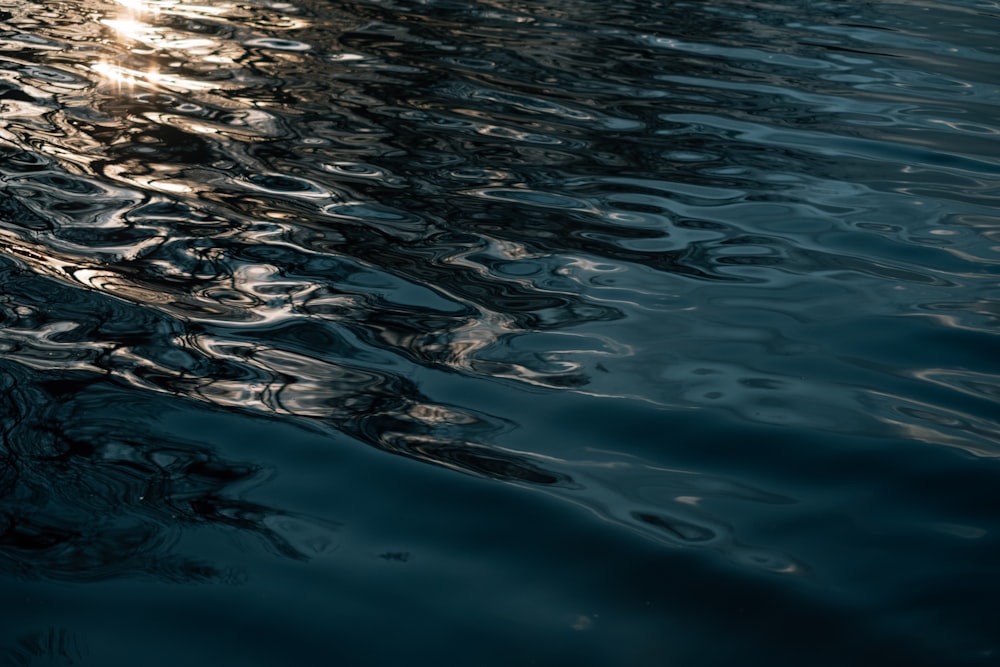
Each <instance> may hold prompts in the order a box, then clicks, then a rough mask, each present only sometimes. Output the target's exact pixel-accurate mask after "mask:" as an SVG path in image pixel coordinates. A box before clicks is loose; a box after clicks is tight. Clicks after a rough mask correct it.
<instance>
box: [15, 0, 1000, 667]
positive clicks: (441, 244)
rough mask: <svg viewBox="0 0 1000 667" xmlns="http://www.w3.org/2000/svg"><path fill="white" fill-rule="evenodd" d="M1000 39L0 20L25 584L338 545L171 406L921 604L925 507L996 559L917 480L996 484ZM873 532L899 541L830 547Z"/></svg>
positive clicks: (970, 525)
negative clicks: (241, 539)
mask: <svg viewBox="0 0 1000 667" xmlns="http://www.w3.org/2000/svg"><path fill="white" fill-rule="evenodd" d="M998 31H1000V10H998V8H997V7H996V6H995V4H991V3H988V2H974V1H972V0H968V1H966V0H953V1H949V2H945V1H940V2H921V3H917V4H912V3H910V4H905V3H883V4H880V5H877V6H876V5H867V4H862V5H857V4H854V3H848V4H844V3H826V2H821V3H799V2H795V1H794V0H788V1H783V2H779V3H777V4H773V3H771V4H768V3H762V2H749V3H746V2H742V3H734V2H722V3H709V4H705V3H684V2H680V3H667V4H664V3H652V4H649V3H634V2H630V1H625V2H615V3H603V2H593V1H590V0H560V1H558V2H544V3H542V2H533V1H523V2H499V1H492V0H478V1H476V2H452V1H450V0H419V1H416V0H415V1H413V2H410V1H408V0H398V1H397V0H358V1H356V2H347V3H337V4H330V3H326V2H322V1H320V0H303V1H302V2H271V1H265V0H252V1H250V2H240V3H230V2H218V1H216V0H206V2H204V3H201V4H198V3H189V2H181V1H179V0H160V1H144V0H117V3H114V2H110V1H108V0H68V1H67V2H62V3H58V4H44V5H34V4H25V3H14V2H2V0H0V118H2V122H0V183H2V194H0V285H2V291H0V325H2V326H0V370H2V375H0V381H2V383H3V387H4V395H3V398H2V401H3V422H2V423H3V434H4V435H3V438H4V441H3V450H2V455H3V457H4V461H5V462H4V464H3V465H4V468H3V471H2V472H0V485H2V486H0V508H2V512H0V535H2V539H0V569H2V571H3V572H4V573H6V574H8V575H12V576H18V577H29V578H40V579H57V580H62V581H95V580H106V579H114V578H117V577H121V576H124V575H135V574H143V575H154V577H156V578H161V579H165V580H169V581H175V582H176V581H188V582H190V581H207V580H223V581H241V580H242V578H243V575H242V574H240V573H239V572H238V571H235V570H234V571H231V572H230V571H227V570H226V569H225V568H226V567H227V566H226V565H225V564H223V563H215V562H214V561H215V558H213V555H212V552H213V549H212V548H211V547H207V546H202V547H198V548H194V549H193V550H191V551H188V550H186V549H187V548H188V547H189V546H191V545H192V544H194V543H195V542H197V540H194V541H192V540H193V538H192V537H191V536H192V535H196V534H197V535H200V534H203V533H208V532H212V531H216V532H219V533H225V534H237V535H248V536H252V537H253V539H252V540H251V541H252V542H254V543H255V544H260V545H263V546H264V547H265V548H267V549H269V550H270V551H271V552H273V553H278V554H281V555H284V556H289V557H291V558H293V559H297V560H303V559H305V560H308V559H310V558H312V557H314V556H315V555H316V554H317V553H324V552H326V551H327V550H328V549H329V548H330V545H331V544H332V540H333V537H332V534H333V532H334V530H335V527H336V526H335V524H336V523H337V522H340V521H341V517H339V516H328V515H326V514H325V513H324V512H314V513H313V514H314V515H315V516H306V514H307V513H301V512H297V511H292V510H289V509H285V508H282V507H280V506H278V505H272V504H269V503H264V502H256V501H253V500H250V498H254V497H255V494H260V493H265V492H264V491H263V489H265V488H266V487H267V486H268V474H269V473H268V472H267V471H268V469H269V468H268V466H266V465H263V464H259V463H255V462H253V461H251V460H247V461H243V460H241V459H240V457H239V456H237V457H235V460H230V458H229V457H228V455H223V454H221V453H220V452H219V451H217V449H216V447H215V446H214V444H213V436H212V435H211V434H205V435H204V437H203V438H201V439H199V438H193V437H191V436H190V435H184V436H182V435H179V434H176V435H171V434H170V433H169V432H166V433H165V432H164V430H163V426H162V424H161V423H159V422H158V421H157V418H156V416H155V415H156V413H157V411H158V410H160V407H159V406H161V405H172V404H174V403H173V402H175V401H180V402H185V403H186V402H193V403H194V404H196V405H199V406H201V407H202V408H204V409H207V410H212V411H222V412H224V413H227V414H232V415H249V416H252V417H253V418H254V419H259V418H266V419H270V420H274V422H280V423H282V424H290V425H294V426H295V427H297V428H303V429H306V430H308V431H309V432H314V433H315V432H318V433H322V434H326V435H327V436H329V437H331V438H335V437H340V436H347V437H348V438H350V439H352V440H353V441H357V442H361V443H366V444H368V445H370V446H372V447H374V448H376V449H378V450H381V451H385V452H390V453H392V454H397V455H401V456H402V457H405V458H408V459H415V460H418V461H422V462H427V463H431V464H435V465H436V466H438V467H440V468H443V469H445V470H448V471H457V472H462V473H471V474H472V475H473V476H476V477H479V478H484V479H488V480H497V481H502V482H506V483H508V485H511V486H513V487H516V488H518V489H521V490H524V491H526V490H529V489H533V490H536V491H542V492H543V493H541V494H537V495H530V494H529V497H532V498H536V497H545V498H557V499H559V501H560V502H561V504H562V505H566V506H570V507H573V508H580V509H583V510H584V511H583V512H582V514H584V515H586V516H589V517H595V518H597V519H598V523H601V524H603V523H610V524H611V525H614V526H617V527H618V528H619V529H621V534H622V535H627V536H629V538H632V537H638V538H640V539H641V540H644V541H645V542H648V543H650V544H653V545H656V546H657V547H658V548H660V547H664V546H666V547H670V548H674V547H681V548H682V549H683V550H691V553H694V554H701V553H712V554H717V555H721V556H722V561H723V562H725V563H727V564H728V565H726V566H725V567H727V568H729V567H732V568H735V570H737V571H739V572H740V574H738V575H732V576H741V577H742V576H745V577H752V576H777V577H779V578H780V577H782V576H784V575H795V577H794V578H795V579H796V580H799V579H805V580H810V581H814V582H819V586H820V587H821V588H822V587H823V586H828V587H830V589H831V590H835V591H837V592H836V593H833V594H831V596H832V597H833V598H838V599H840V598H841V597H848V598H850V597H851V594H850V592H852V591H860V590H862V589H865V587H867V586H869V585H870V584H871V580H870V579H866V577H868V576H869V575H870V576H871V577H873V578H875V579H877V577H875V575H874V573H875V572H877V571H879V570H880V569H883V568H889V569H893V568H896V570H895V571H897V572H899V573H902V572H905V573H906V574H905V575H903V574H900V576H899V578H898V579H892V578H889V579H890V580H887V583H885V584H884V586H883V587H881V588H878V590H875V591H873V592H871V593H870V594H865V595H860V594H859V599H860V601H859V600H855V601H854V602H852V604H855V605H856V610H857V611H858V612H859V613H860V614H861V616H862V617H863V618H868V619H870V623H868V624H867V626H866V627H868V628H869V630H871V629H872V628H873V627H875V626H877V627H878V628H879V630H877V631H873V633H874V634H879V633H880V632H884V633H886V636H890V635H891V634H892V632H896V631H897V629H898V627H907V625H906V624H907V623H911V624H912V625H913V627H916V628H925V627H932V626H933V627H938V626H937V624H938V623H939V621H938V620H936V617H935V616H934V615H933V614H932V613H931V612H930V611H929V610H930V609H932V608H934V606H935V605H943V607H942V608H944V609H952V610H956V609H959V608H962V605H961V604H959V603H950V602H939V601H935V600H939V598H938V597H935V596H936V595H937V594H938V593H940V592H941V591H942V590H944V589H939V588H936V586H937V584H935V583H933V582H932V581H931V579H932V577H931V572H932V569H937V568H940V567H941V565H940V564H939V565H935V566H934V568H932V569H929V568H930V565H929V564H928V562H924V564H923V565H919V564H914V565H912V567H910V568H907V567H898V562H897V561H898V560H899V559H903V560H905V554H906V553H909V552H908V551H907V549H908V548H910V547H911V546H914V547H919V548H922V549H924V550H925V551H927V552H929V553H930V552H933V553H937V552H938V551H939V550H940V549H941V547H940V544H941V540H942V539H944V538H942V537H941V534H942V533H941V531H942V530H945V529H944V528H941V527H942V526H950V527H952V528H948V529H947V530H946V532H948V531H950V532H949V533H948V534H949V535H957V534H961V535H975V536H976V537H975V538H974V539H975V540H981V541H983V543H984V545H985V546H984V547H983V548H986V547H987V546H993V547H995V546H996V544H995V541H996V540H995V538H994V537H993V535H994V533H995V532H996V531H995V521H991V520H989V519H988V518H985V517H982V516H980V513H979V512H978V511H972V510H971V509H970V508H968V507H955V506H951V505H950V504H949V503H948V502H946V501H944V500H942V501H941V503H942V504H940V505H933V503H931V505H933V507H931V506H930V505H926V504H923V501H921V502H917V501H915V500H912V499H911V501H912V502H911V504H910V505H909V507H910V508H911V510H910V511H909V513H908V512H907V510H906V507H907V505H906V503H905V502H903V500H904V499H905V498H909V496H908V493H909V491H908V489H910V488H911V485H912V486H919V484H918V483H917V481H916V480H924V482H925V483H926V484H927V485H928V486H929V487H931V488H935V489H940V488H944V487H942V486H940V484H943V483H944V480H943V477H942V478H940V479H939V478H938V477H937V475H945V472H942V471H948V472H947V474H949V475H950V474H953V473H954V474H956V475H957V476H958V477H961V475H958V473H959V472H962V474H963V475H965V476H966V477H965V478H966V479H967V480H970V481H968V482H967V483H963V484H962V488H965V489H966V490H968V491H969V492H971V493H972V494H973V495H977V494H980V495H982V496H983V498H985V499H988V498H992V497H993V495H995V493H994V492H993V491H991V489H992V488H994V486H995V485H994V484H993V479H992V476H993V475H994V470H993V468H992V466H994V465H995V459H996V458H997V456H998V453H1000V447H998V443H1000V423H998V420H997V410H996V406H997V399H998V396H1000V366H998V364H997V361H996V359H997V358H1000V357H998V356H997V355H996V354H995V352H996V347H997V334H996V331H997V324H998V323H1000V309H998V307H997V305H996V304H997V303H998V296H1000V291H998V287H997V285H998V283H997V276H998V267H1000V218H998V216H997V205H998V203H1000V187H998V183H1000V159H998V157H997V156H998V155H1000V151H998V149H997V146H998V143H997V140H998V135H1000V125H998V124H997V118H998V115H997V107H998V104H1000V92H998V91H1000V88H998V83H1000V82H998V78H997V75H996V71H997V64H998V62H1000V47H998V46H997V44H998V42H997V39H996V37H997V34H998ZM607 405H612V406H616V407H615V408H614V409H612V410H609V409H608V408H607V407H606V406H607ZM647 411H648V413H649V414H653V415H657V416H656V417H650V418H649V419H650V420H652V422H648V421H644V422H642V423H643V424H645V425H643V426H639V425H638V421H633V417H632V416H630V415H636V414H640V413H641V414H647ZM598 414H600V415H601V417H600V418H598V417H597V416H596V415H598ZM657 420H659V421H657ZM676 420H680V422H683V423H689V422H688V420H693V421H692V422H691V423H695V424H698V425H699V426H697V427H693V428H694V430H690V429H688V428H687V427H685V428H683V429H680V431H678V432H677V433H673V432H666V431H669V430H670V429H671V428H673V426H672V425H673V424H675V421H676ZM640 421H641V420H640ZM578 422H579V423H581V424H588V425H589V426H588V427H587V428H583V427H577V426H576V424H577V423H578ZM609 434H610V435H609ZM609 438H610V440H611V441H609ZM758 440H759V443H758ZM653 441H655V442H657V443H662V444H658V445H656V447H655V448H654V447H652V446H651V445H649V444H647V443H649V442H653ZM732 442H745V443H747V444H746V447H745V449H743V450H739V451H738V450H736V449H734V448H733V446H732V445H731V444H730V443H732ZM789 443H795V444H789ZM288 456H289V457H291V456H292V454H288ZM909 457H916V458H917V462H916V463H910V464H907V465H908V466H909V467H906V471H905V472H902V471H897V472H894V470H896V465H897V462H898V461H899V460H900V459H901V458H906V459H909ZM762 460H766V463H764V464H762V463H761V461H762ZM932 461H936V463H933V464H932ZM290 462H291V458H289V459H288V464H289V465H290V464H291V463H290ZM887 462H888V463H887ZM876 464H877V465H878V466H880V467H881V470H880V472H879V474H877V475H875V474H872V473H871V471H869V470H868V469H867V467H868V466H871V465H876ZM275 467H276V471H277V472H276V474H279V475H280V473H281V470H282V461H281V459H280V457H279V459H278V460H277V463H276V464H275ZM818 470H823V471H826V472H824V473H818V472H816V471H818ZM860 470H864V471H865V472H864V473H863V474H862V473H860V472H859V471H860ZM983 471H986V472H983ZM803 479H808V480H813V481H814V482H816V484H814V485H813V486H810V485H809V484H808V483H803V481H802V480H803ZM455 483H458V482H455ZM348 495H350V493H349V492H348ZM977 497H978V496H977ZM983 502H985V501H983ZM567 503H568V504H567ZM987 504H988V503H987ZM886 507H890V508H895V509H893V510H892V511H886ZM925 509H926V514H925V515H922V514H921V512H922V511H923V510H925ZM883 512H884V513H883ZM483 514H484V517H486V520H496V521H501V520H506V521H513V520H514V519H513V518H512V517H510V516H507V515H505V513H504V510H503V508H491V509H485V508H484V510H483ZM321 515H322V516H321ZM897 515H906V516H907V519H906V521H903V522H902V523H903V524H905V525H909V526H911V527H912V531H911V532H910V533H907V535H906V536H905V537H898V536H897V537H886V536H887V535H892V534H894V532H895V531H897V530H900V531H907V530H910V528H900V527H899V526H900V521H901V519H900V516H897ZM489 517H492V519H490V518H489ZM820 519H823V520H826V521H829V522H830V525H831V526H833V527H832V528H830V532H829V535H830V536H836V539H834V538H833V537H829V536H824V535H822V534H820V533H819V532H817V530H815V529H814V528H812V526H813V525H815V524H816V522H817V521H819V520H820ZM907 521H909V522H910V523H906V522H907ZM956 531H957V532H956ZM622 539H626V538H624V537H623V538H622ZM969 539H973V538H969ZM861 543H867V544H870V545H871V546H872V547H873V548H875V549H881V550H882V552H883V553H884V554H885V555H884V558H883V559H882V560H879V559H875V560H870V559H869V558H868V557H865V558H861V559H860V560H859V561H858V563H859V564H858V566H857V568H856V569H855V570H851V569H850V568H847V567H846V566H844V565H843V562H846V561H844V560H843V559H844V558H847V557H848V556H847V555H844V554H841V555H839V556H837V555H830V554H831V553H833V552H832V551H831V549H834V551H836V549H845V550H847V552H852V550H853V549H854V547H853V546H850V547H848V546H844V545H847V544H852V545H853V544H861ZM904 544H905V545H907V546H906V547H905V548H904ZM834 545H836V548H834ZM700 547H705V548H708V551H707V552H703V551H702V550H701V549H699V548H700ZM394 549H395V547H387V548H386V551H385V553H396V551H395V550H394ZM402 552H403V551H400V553H402ZM956 553H957V555H954V556H951V557H949V558H948V559H947V562H948V563H951V565H949V566H948V567H952V568H953V569H955V570H956V571H965V572H967V573H968V575H969V577H970V578H972V577H975V576H977V575H978V574H982V573H983V572H984V569H983V568H984V567H985V566H984V565H983V564H982V563H981V561H980V560H979V556H978V552H975V550H974V549H972V548H971V547H969V548H967V549H966V548H965V547H962V548H959V549H957V552H956ZM851 557H857V554H853V555H852V556H851ZM705 558H711V557H708V556H706V557H705ZM414 562H417V560H415V561H414ZM705 562H709V561H705ZM711 562H714V561H711ZM894 563H895V565H893V564H894ZM859 572H865V573H868V574H866V575H864V576H861V575H859V574H858V573H859ZM787 579H789V580H791V579H792V577H787ZM914 581H916V582H923V583H924V584H925V585H926V588H925V589H924V590H925V592H926V593H927V598H926V599H925V600H924V601H911V602H908V603H907V605H908V606H907V605H904V604H903V602H902V598H901V591H903V590H906V589H907V586H909V585H911V584H912V582H914ZM775 585H779V584H775ZM796 585H797V584H791V583H787V582H785V583H781V584H780V586H784V587H794V586H796ZM803 585H805V584H803ZM959 588H960V587H959ZM783 590H791V589H789V588H785V589H783ZM811 594H816V595H820V594H818V593H811ZM820 597H822V595H820ZM950 605H951V606H950ZM955 605H957V606H955ZM925 612H926V615H924V616H922V615H921V614H924V613H925ZM959 615H961V614H959ZM574 618H576V616H574ZM587 618H589V617H587ZM900 619H908V620H906V621H905V622H904V621H902V620H900ZM588 627H589V626H588ZM960 628H961V629H960ZM937 633H938V634H937V635H936V637H937V638H938V639H937V640H934V641H932V640H930V639H929V640H928V642H929V643H928V646H929V649H928V650H931V649H933V650H939V651H942V652H943V653H941V654H940V655H944V656H946V658H945V662H951V663H954V662H956V661H959V662H961V661H962V660H970V661H971V660H973V658H972V657H970V656H979V658H983V656H986V653H983V651H994V650H1000V648H998V647H996V646H995V643H994V642H993V640H989V639H986V638H985V637H987V635H984V634H980V633H979V630H978V626H977V625H976V624H975V623H973V624H968V623H966V624H964V625H963V624H962V623H961V622H959V621H956V622H955V625H948V626H947V628H946V629H940V628H938V630H937ZM932 634H933V633H932ZM979 658H976V659H979ZM983 659H985V658H983ZM635 662H636V664H646V663H643V662H642V661H641V660H639V659H638V658H637V659H636V661H635Z"/></svg>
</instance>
